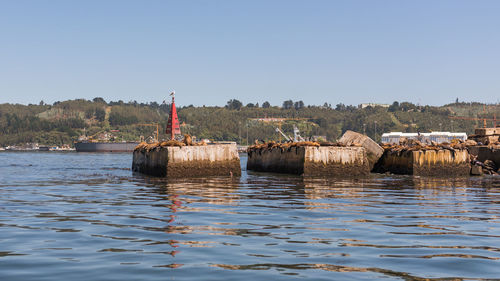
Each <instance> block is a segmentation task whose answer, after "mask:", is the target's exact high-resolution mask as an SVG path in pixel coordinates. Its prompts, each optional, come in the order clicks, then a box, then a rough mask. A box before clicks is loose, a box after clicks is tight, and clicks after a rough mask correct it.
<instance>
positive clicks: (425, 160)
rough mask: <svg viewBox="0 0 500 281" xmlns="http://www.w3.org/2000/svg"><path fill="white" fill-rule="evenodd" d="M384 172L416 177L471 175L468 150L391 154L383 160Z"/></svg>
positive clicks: (384, 156)
mask: <svg viewBox="0 0 500 281" xmlns="http://www.w3.org/2000/svg"><path fill="white" fill-rule="evenodd" d="M381 167H382V169H383V171H389V172H391V173H394V174H404V175H416V176H466V175H469V173H470V169H471V167H470V164H469V153H468V152H467V150H465V149H464V150H457V151H450V150H445V149H443V150H438V151H435V150H425V151H423V150H419V151H403V152H400V153H391V152H390V151H386V152H385V153H384V155H383V156H382V158H381Z"/></svg>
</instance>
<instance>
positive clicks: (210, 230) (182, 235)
mask: <svg viewBox="0 0 500 281" xmlns="http://www.w3.org/2000/svg"><path fill="white" fill-rule="evenodd" d="M42 156H43V155H42ZM1 157H2V155H1V153H0V162H1V161H2V160H4V162H6V163H5V165H4V166H5V169H7V170H6V172H7V173H8V175H7V176H5V175H1V176H2V181H1V183H0V184H1V185H0V192H1V193H2V197H0V230H1V231H0V245H1V246H2V249H1V251H0V261H1V263H0V276H1V277H4V278H2V279H5V280H9V279H13V278H8V277H12V276H16V277H18V278H17V279H23V280H37V279H44V278H43V277H47V278H48V276H51V277H53V276H57V277H58V278H59V279H74V280H75V281H76V280H89V279H90V280H92V279H99V278H100V277H102V276H104V275H106V276H111V277H110V279H141V278H142V277H143V276H144V275H146V274H147V276H148V278H147V279H151V280H164V279H166V278H170V277H171V279H183V280H192V279H199V278H200V276H213V279H230V280H232V279H238V280H245V279H248V280H250V279H251V280H254V279H256V278H259V279H273V280H275V279H283V280H288V279H289V278H290V276H296V277H300V278H307V279H314V280H316V279H325V280H331V279H366V280H372V279H375V278H382V277H384V278H391V279H405V280H426V279H427V278H437V279H436V280H438V279H439V278H453V279H454V280H455V279H456V280H460V279H462V278H469V279H474V278H497V277H498V276H497V272H498V270H497V268H498V266H499V265H500V261H499V259H500V243H499V242H498V241H500V240H499V239H498V238H499V236H500V234H499V233H500V231H499V230H500V225H499V222H500V220H499V217H498V216H499V214H500V205H499V204H497V203H498V202H500V193H499V192H498V190H499V189H498V187H500V180H499V179H498V178H494V177H483V178H456V179H455V178H454V179H439V178H419V177H404V176H394V177H393V176H387V175H373V176H370V177H366V178H359V179H356V178H351V179H314V178H302V177H297V176H287V175H273V174H262V173H260V174H259V173H250V174H248V173H246V172H245V171H244V173H243V175H242V176H241V178H232V179H231V178H203V179H202V178H198V179H196V178H195V179H189V180H176V181H168V180H165V179H162V178H154V177H147V176H142V175H137V174H133V173H132V172H131V171H130V170H129V168H128V165H129V163H130V161H131V159H129V158H127V157H129V156H127V155H121V156H120V155H106V156H105V157H103V156H102V155H76V154H75V155H63V156H60V157H67V158H66V159H65V161H64V162H65V163H60V162H58V161H53V160H54V159H52V158H50V157H52V156H51V155H49V154H46V155H45V156H43V157H49V158H42V159H35V158H33V156H30V157H26V158H25V159H23V163H24V164H23V165H20V166H19V165H17V166H16V165H10V164H9V163H8V162H9V161H13V160H12V159H10V158H8V159H1ZM20 157H22V156H20ZM51 161H53V162H51ZM243 161H244V160H243ZM37 162H43V163H53V164H50V165H49V167H45V166H44V165H40V164H39V163H38V164H37ZM67 163H72V166H73V167H72V168H73V169H64V167H66V166H67V165H68V164H67ZM88 163H92V165H90V166H89V165H88ZM117 163H118V164H117ZM120 163H121V164H120ZM30 165H31V166H30ZM30 167H36V169H38V170H37V172H38V174H34V173H31V174H29V175H27V176H26V177H14V176H11V175H12V174H15V173H20V172H21V171H20V170H18V169H23V171H24V169H32V168H30ZM75 167H76V169H75ZM61 169H64V173H63V172H60V171H61ZM75 262H78V265H79V267H74V264H75ZM25 268H30V272H36V274H37V275H36V276H34V275H29V273H26V272H27V271H26V270H25ZM89 268H92V270H89ZM23 270H24V271H23ZM248 272H249V274H248ZM47 278H45V279H47ZM443 280H444V279H443Z"/></svg>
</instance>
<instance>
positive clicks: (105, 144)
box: [75, 141, 139, 152]
mask: <svg viewBox="0 0 500 281" xmlns="http://www.w3.org/2000/svg"><path fill="white" fill-rule="evenodd" d="M138 144H139V142H133V141H131V142H109V141H77V142H75V149H76V151H77V152H132V151H134V148H135V147H136V146H137V145H138Z"/></svg>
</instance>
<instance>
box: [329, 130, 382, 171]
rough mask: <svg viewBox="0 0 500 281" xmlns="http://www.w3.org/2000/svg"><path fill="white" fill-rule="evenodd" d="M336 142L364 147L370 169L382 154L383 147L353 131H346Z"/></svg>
mask: <svg viewBox="0 0 500 281" xmlns="http://www.w3.org/2000/svg"><path fill="white" fill-rule="evenodd" d="M338 142H339V143H341V144H343V145H345V146H352V145H357V146H362V147H364V148H365V149H366V156H367V157H368V162H369V163H370V171H371V170H372V169H373V167H374V166H375V164H376V163H377V161H378V160H379V159H380V157H381V156H382V154H384V149H383V148H382V147H381V146H380V145H378V144H377V143H376V142H375V141H374V140H372V139H371V138H369V137H367V136H365V135H363V134H360V133H356V132H354V131H350V130H348V131H346V132H345V133H344V135H342V137H341V138H340V139H339V141H338Z"/></svg>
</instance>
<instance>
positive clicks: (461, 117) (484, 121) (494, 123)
mask: <svg viewBox="0 0 500 281" xmlns="http://www.w3.org/2000/svg"><path fill="white" fill-rule="evenodd" d="M448 117H449V118H450V119H460V120H483V126H484V128H486V127H488V126H487V124H486V121H493V126H494V127H495V128H496V127H497V115H496V114H493V118H475V117H464V116H448Z"/></svg>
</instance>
